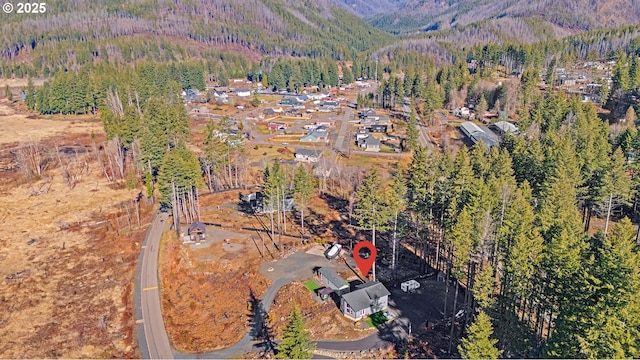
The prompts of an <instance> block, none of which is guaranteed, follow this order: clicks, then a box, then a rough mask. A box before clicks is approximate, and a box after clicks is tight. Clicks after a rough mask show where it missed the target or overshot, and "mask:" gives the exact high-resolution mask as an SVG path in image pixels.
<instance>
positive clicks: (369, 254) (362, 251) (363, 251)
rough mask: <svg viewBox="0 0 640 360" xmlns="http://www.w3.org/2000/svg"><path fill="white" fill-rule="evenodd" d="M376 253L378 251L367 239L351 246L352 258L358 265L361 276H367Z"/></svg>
mask: <svg viewBox="0 0 640 360" xmlns="http://www.w3.org/2000/svg"><path fill="white" fill-rule="evenodd" d="M377 254H378V251H377V250H376V247H375V246H373V244H372V243H370V242H368V241H360V242H359V243H358V244H356V246H355V247H354V248H353V259H354V260H355V261H356V265H358V269H360V273H361V274H362V276H367V274H368V273H369V270H371V267H372V266H373V263H374V262H375V261H376V255H377Z"/></svg>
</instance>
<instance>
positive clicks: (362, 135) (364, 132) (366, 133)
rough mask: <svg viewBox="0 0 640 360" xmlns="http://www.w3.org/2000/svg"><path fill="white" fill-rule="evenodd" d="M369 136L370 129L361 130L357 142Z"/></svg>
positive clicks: (357, 134) (357, 133)
mask: <svg viewBox="0 0 640 360" xmlns="http://www.w3.org/2000/svg"><path fill="white" fill-rule="evenodd" d="M368 136H369V129H359V130H358V132H356V141H358V140H360V139H364V138H366V137H368Z"/></svg>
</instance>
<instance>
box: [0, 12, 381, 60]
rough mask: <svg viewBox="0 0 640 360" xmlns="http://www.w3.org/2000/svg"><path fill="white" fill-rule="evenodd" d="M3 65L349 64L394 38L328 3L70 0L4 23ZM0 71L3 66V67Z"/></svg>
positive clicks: (1, 37)
mask: <svg viewBox="0 0 640 360" xmlns="http://www.w3.org/2000/svg"><path fill="white" fill-rule="evenodd" d="M0 33H1V34H2V35H0V60H4V61H13V60H17V61H21V60H25V59H27V60H33V61H35V65H36V68H37V67H40V66H41V63H51V62H52V61H61V62H63V63H64V62H66V63H71V64H73V63H74V62H77V63H82V62H88V61H90V60H91V59H92V58H95V57H101V58H103V57H114V56H115V57H119V58H121V59H122V60H124V61H125V62H128V61H132V60H136V59H137V58H149V57H151V58H156V59H157V60H171V59H173V58H188V57H192V56H198V55H201V54H202V53H203V52H205V51H207V50H210V49H234V50H238V51H245V52H247V53H250V54H253V55H255V56H258V57H259V56H262V55H292V56H312V57H322V56H331V57H334V58H338V59H339V58H344V57H349V56H351V55H352V54H354V53H357V52H360V51H365V50H368V49H370V48H372V47H378V46H380V45H384V44H387V43H389V42H391V41H392V37H391V36H390V35H389V34H388V33H385V32H383V31H381V30H378V29H376V28H374V27H372V26H371V25H369V24H367V23H366V22H364V21H363V20H361V19H360V18H358V17H356V16H355V15H353V14H351V13H349V12H348V11H346V10H345V9H343V8H341V7H339V6H337V5H336V4H335V3H333V2H332V1H330V0H317V1H306V0H192V1H172V0H144V1H136V0H73V1H60V2H52V3H50V4H49V5H48V8H47V12H46V14H30V15H29V16H6V15H3V16H2V25H0ZM0 65H1V63H0Z"/></svg>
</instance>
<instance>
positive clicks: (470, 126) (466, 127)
mask: <svg viewBox="0 0 640 360" xmlns="http://www.w3.org/2000/svg"><path fill="white" fill-rule="evenodd" d="M460 129H461V130H462V132H463V133H465V135H467V136H469V137H471V136H473V135H474V134H476V133H484V130H482V129H480V127H479V126H478V125H476V124H474V123H472V122H471V121H465V122H463V123H462V124H460Z"/></svg>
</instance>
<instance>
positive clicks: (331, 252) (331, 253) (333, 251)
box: [324, 243, 342, 260]
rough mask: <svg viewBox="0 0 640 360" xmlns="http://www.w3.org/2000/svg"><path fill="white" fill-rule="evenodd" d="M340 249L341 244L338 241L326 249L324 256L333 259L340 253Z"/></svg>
mask: <svg viewBox="0 0 640 360" xmlns="http://www.w3.org/2000/svg"><path fill="white" fill-rule="evenodd" d="M341 250H342V245H340V244H338V243H334V244H333V246H331V247H330V248H329V249H327V251H325V252H324V256H325V257H326V258H327V259H329V260H331V259H335V258H336V257H337V256H338V255H340V251H341Z"/></svg>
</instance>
